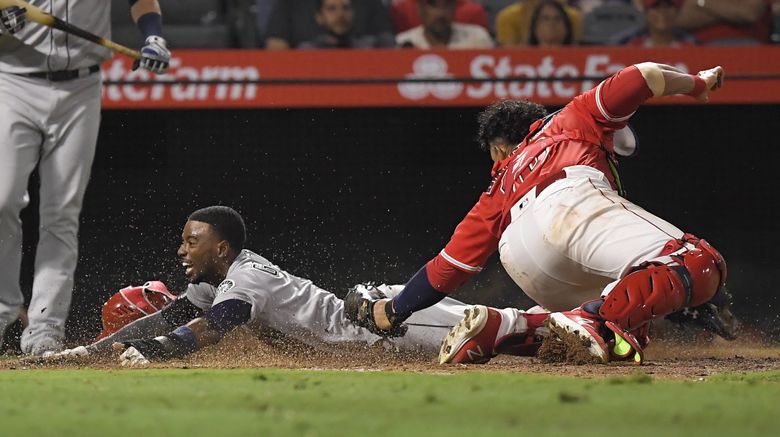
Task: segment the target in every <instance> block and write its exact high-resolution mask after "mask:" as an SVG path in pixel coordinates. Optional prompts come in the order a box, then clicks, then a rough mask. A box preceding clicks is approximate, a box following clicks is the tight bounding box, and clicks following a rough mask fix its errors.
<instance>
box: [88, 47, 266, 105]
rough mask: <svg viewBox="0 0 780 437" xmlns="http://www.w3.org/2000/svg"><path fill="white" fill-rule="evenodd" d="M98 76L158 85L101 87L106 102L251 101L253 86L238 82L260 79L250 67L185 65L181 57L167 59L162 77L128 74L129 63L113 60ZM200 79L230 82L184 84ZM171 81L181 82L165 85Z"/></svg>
mask: <svg viewBox="0 0 780 437" xmlns="http://www.w3.org/2000/svg"><path fill="white" fill-rule="evenodd" d="M102 74H103V80H105V81H124V80H126V81H134V80H140V81H150V80H153V81H155V82H159V84H154V85H146V86H141V85H132V84H125V85H108V86H105V87H104V89H103V93H104V96H105V97H106V98H107V99H108V100H109V101H123V100H127V101H163V100H172V101H175V102H186V101H195V102H206V101H212V100H217V101H237V100H250V101H251V100H254V99H255V98H256V96H257V85H255V84H254V83H242V82H247V81H249V82H251V81H256V80H258V79H260V71H259V70H258V69H257V67H255V66H253V65H246V66H236V65H186V64H184V62H183V61H182V59H181V58H177V57H174V58H171V64H170V68H169V69H168V72H167V73H166V74H158V75H153V74H152V73H150V72H148V71H146V70H144V69H138V70H135V71H132V70H131V69H130V64H129V63H128V62H126V59H124V58H114V59H113V60H112V61H110V63H109V65H108V67H107V68H104V69H103V73H102ZM204 80H205V81H225V82H232V83H220V84H217V85H209V84H203V83H193V84H188V83H186V81H204ZM175 81H183V82H185V83H173V84H171V83H168V84H166V82H175Z"/></svg>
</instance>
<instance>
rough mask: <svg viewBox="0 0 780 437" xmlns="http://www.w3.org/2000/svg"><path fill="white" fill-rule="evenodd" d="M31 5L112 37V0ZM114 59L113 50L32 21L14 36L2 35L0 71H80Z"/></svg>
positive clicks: (44, 0)
mask: <svg viewBox="0 0 780 437" xmlns="http://www.w3.org/2000/svg"><path fill="white" fill-rule="evenodd" d="M28 3H30V4H31V5H34V6H37V7H39V8H41V9H42V10H43V11H45V12H48V13H50V14H51V15H54V16H55V17H57V18H59V19H61V20H63V21H66V22H69V23H71V24H73V25H75V26H78V27H80V28H82V29H84V30H87V31H89V32H91V33H94V34H95V35H98V36H103V37H106V38H110V37H111V35H110V32H111V30H110V29H111V17H110V15H111V1H110V0H28ZM129 19H130V18H129V17H128V20H129ZM110 57H111V51H110V50H108V49H107V48H105V47H103V46H99V45H97V44H95V43H92V42H89V41H87V40H85V39H83V38H79V37H77V36H74V35H69V34H67V33H65V32H62V31H59V30H56V29H52V28H50V27H46V26H42V25H40V24H38V23H34V22H30V21H28V22H27V24H26V25H25V27H24V28H23V29H22V30H21V31H19V32H17V33H16V34H14V35H5V34H3V35H0V71H3V72H7V73H33V72H41V71H59V70H77V69H80V68H87V67H91V66H93V65H99V64H101V63H102V62H103V61H105V60H106V59H109V58H110Z"/></svg>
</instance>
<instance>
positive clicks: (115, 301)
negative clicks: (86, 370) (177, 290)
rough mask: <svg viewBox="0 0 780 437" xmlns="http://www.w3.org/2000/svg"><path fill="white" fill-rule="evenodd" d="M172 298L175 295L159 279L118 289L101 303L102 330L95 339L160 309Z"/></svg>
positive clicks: (172, 299) (174, 298) (173, 298)
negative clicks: (138, 285)
mask: <svg viewBox="0 0 780 437" xmlns="http://www.w3.org/2000/svg"><path fill="white" fill-rule="evenodd" d="M174 300H176V296H175V295H173V294H171V293H170V292H169V291H168V287H166V286H165V284H163V283H162V282H160V281H149V282H147V283H145V284H144V285H141V286H140V287H137V286H136V287H134V286H132V285H131V286H129V287H125V288H123V289H121V290H119V291H118V292H116V293H115V294H114V295H113V296H111V297H110V298H109V299H108V301H106V303H105V304H103V332H101V333H100V335H98V337H97V338H96V339H95V340H96V341H97V340H100V339H101V338H103V337H106V336H109V335H111V334H113V333H114V332H116V331H118V330H120V329H122V327H123V326H125V325H127V324H128V323H130V322H132V321H133V320H137V319H140V318H141V317H143V316H147V315H149V314H152V313H156V312H157V311H160V310H161V309H162V308H163V307H164V306H166V305H168V304H169V303H171V302H173V301H174Z"/></svg>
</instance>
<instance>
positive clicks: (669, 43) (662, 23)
mask: <svg viewBox="0 0 780 437" xmlns="http://www.w3.org/2000/svg"><path fill="white" fill-rule="evenodd" d="M683 1H684V0H642V7H643V10H644V13H645V25H644V26H642V27H640V28H639V29H634V30H632V31H630V32H628V34H624V35H621V36H618V37H617V38H615V39H614V43H615V44H619V45H628V46H633V47H681V46H691V45H695V44H696V43H697V42H696V38H694V37H693V35H691V34H689V33H687V32H686V31H684V30H682V29H679V28H677V27H676V25H675V20H676V19H677V15H678V14H679V13H680V7H681V6H682V3H683Z"/></svg>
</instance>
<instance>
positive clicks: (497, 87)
mask: <svg viewBox="0 0 780 437" xmlns="http://www.w3.org/2000/svg"><path fill="white" fill-rule="evenodd" d="M517 61H518V59H517V57H514V56H511V55H496V54H494V53H483V54H479V55H476V56H474V57H473V58H472V59H471V60H470V62H469V71H461V72H454V73H450V72H449V66H448V64H447V60H446V59H445V58H443V57H441V56H438V55H433V54H426V55H423V56H420V57H419V58H417V59H416V60H415V61H414V64H413V65H412V71H413V72H412V73H411V74H407V75H406V78H417V79H426V78H428V79H447V78H458V77H468V78H470V79H482V81H477V82H473V83H468V84H467V85H464V83H463V82H415V83H402V84H399V85H398V92H399V93H400V94H401V96H403V97H405V98H407V99H409V100H421V99H424V98H426V97H429V96H433V97H435V98H437V99H440V100H453V99H458V98H460V99H463V100H466V99H468V100H495V99H563V100H569V99H571V98H573V97H574V96H576V95H578V94H581V93H583V92H585V91H588V90H590V89H592V88H593V87H594V86H596V84H597V82H596V81H595V80H592V79H591V78H600V77H607V76H610V75H612V74H613V73H616V72H618V71H620V70H621V69H623V68H624V67H625V66H626V64H625V63H624V62H619V61H618V62H616V61H615V60H613V59H612V58H611V57H610V56H609V55H608V54H605V53H593V54H589V55H587V57H585V59H584V60H579V61H577V62H576V63H573V62H570V61H568V60H564V59H560V58H556V57H555V56H553V55H547V56H543V57H542V58H540V59H538V60H535V61H532V63H523V62H517ZM526 62H527V61H526ZM675 66H676V67H678V68H680V69H682V70H683V71H688V67H687V66H686V65H685V64H682V63H678V64H676V65H675ZM494 79H500V80H494Z"/></svg>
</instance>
